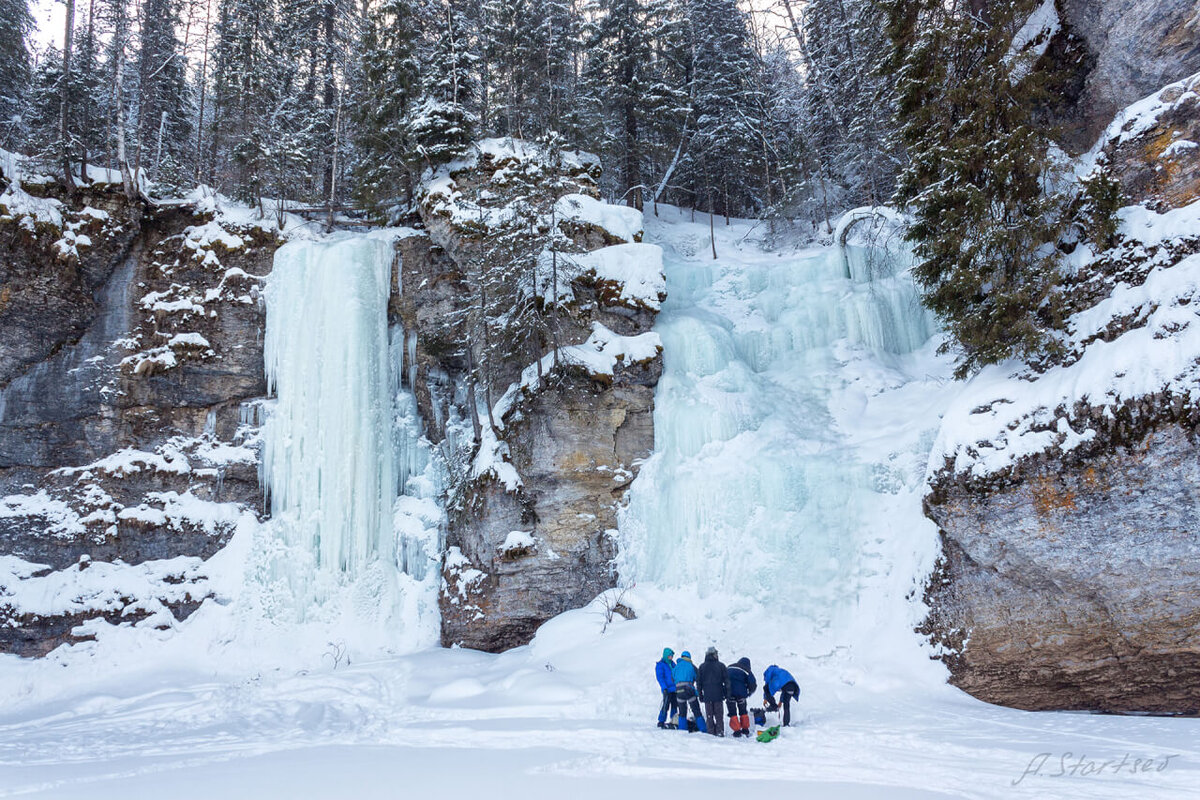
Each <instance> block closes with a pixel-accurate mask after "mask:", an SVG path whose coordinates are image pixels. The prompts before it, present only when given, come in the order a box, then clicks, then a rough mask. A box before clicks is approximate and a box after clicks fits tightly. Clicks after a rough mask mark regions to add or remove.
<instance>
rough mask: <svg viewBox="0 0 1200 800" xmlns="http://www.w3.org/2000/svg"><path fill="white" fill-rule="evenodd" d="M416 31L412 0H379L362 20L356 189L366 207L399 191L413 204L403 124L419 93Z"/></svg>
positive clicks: (379, 203)
mask: <svg viewBox="0 0 1200 800" xmlns="http://www.w3.org/2000/svg"><path fill="white" fill-rule="evenodd" d="M420 30H421V17H420V15H419V13H418V6H417V3H416V2H415V0H381V2H380V3H379V5H377V6H375V7H373V8H372V9H371V11H370V13H369V15H368V17H367V20H366V30H365V33H364V35H363V41H362V47H361V65H360V68H359V80H360V83H361V85H360V86H359V88H358V92H357V96H356V98H355V105H356V112H355V114H354V127H355V143H356V145H357V147H358V159H359V161H358V164H357V167H356V170H355V192H356V194H357V196H358V199H359V200H360V202H362V203H363V204H364V205H366V206H367V207H368V208H372V209H379V208H380V207H381V206H382V205H383V203H384V202H385V201H388V200H390V199H393V198H396V197H397V196H399V195H401V194H403V195H404V196H405V197H404V199H405V203H406V204H407V205H411V204H412V196H413V181H412V176H411V174H410V171H409V169H408V167H407V166H406V163H407V162H406V160H405V159H406V156H409V155H411V153H412V152H413V151H414V148H413V146H412V144H411V142H410V141H409V139H408V136H407V134H408V124H407V123H408V115H409V112H410V111H411V110H412V108H413V107H414V106H415V104H416V102H417V98H418V96H419V94H420V61H419V46H420V40H419V38H418V37H419V33H420Z"/></svg>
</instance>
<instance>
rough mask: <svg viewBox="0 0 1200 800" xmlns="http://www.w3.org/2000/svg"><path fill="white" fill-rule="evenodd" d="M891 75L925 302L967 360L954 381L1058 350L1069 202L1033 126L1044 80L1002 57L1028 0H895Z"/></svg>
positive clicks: (900, 199)
mask: <svg viewBox="0 0 1200 800" xmlns="http://www.w3.org/2000/svg"><path fill="white" fill-rule="evenodd" d="M888 10H889V27H888V32H889V35H890V37H891V40H892V42H893V48H894V50H893V58H892V61H891V64H890V66H891V68H892V70H893V72H894V74H897V75H899V77H900V85H899V93H900V101H899V113H898V118H899V123H900V138H901V141H902V142H903V144H904V145H905V146H906V147H907V149H908V153H909V157H910V159H911V160H910V162H909V164H908V166H907V167H906V168H905V169H904V171H903V172H902V173H901V175H900V178H899V182H898V187H897V191H896V198H895V199H896V202H897V203H899V204H901V205H907V206H909V207H910V209H911V210H912V213H913V214H914V216H915V222H914V224H913V225H912V227H911V228H910V230H909V233H908V239H909V241H911V242H912V243H913V247H914V252H915V254H916V256H917V258H918V264H917V265H916V267H915V269H914V274H915V276H916V279H917V281H918V283H919V284H920V285H921V287H922V291H923V295H924V302H925V303H926V305H927V306H928V307H929V308H930V309H932V310H933V311H934V312H936V313H937V314H938V315H939V316H940V317H941V318H942V320H943V321H944V322H945V323H946V325H947V328H948V329H949V331H950V333H951V334H952V335H953V338H954V340H955V342H956V344H957V347H958V348H959V350H960V352H961V359H960V361H959V367H958V374H959V375H960V376H964V375H966V374H968V373H969V372H970V371H972V370H974V369H976V368H978V367H980V366H982V365H984V364H989V363H995V362H998V361H1001V360H1003V359H1006V358H1009V357H1012V356H1019V357H1024V358H1032V357H1035V356H1037V355H1039V354H1041V353H1043V352H1045V351H1046V350H1048V349H1052V348H1053V344H1054V338H1053V334H1052V331H1053V329H1054V328H1055V327H1056V326H1058V325H1059V324H1061V323H1060V320H1058V319H1057V312H1056V302H1055V294H1054V289H1055V287H1056V284H1057V281H1058V263H1059V259H1058V251H1057V250H1056V249H1055V246H1054V245H1055V242H1056V241H1057V239H1058V237H1059V235H1060V233H1061V232H1062V231H1063V228H1064V225H1065V223H1066V202H1065V198H1063V197H1062V196H1061V195H1059V194H1057V193H1055V192H1054V191H1051V190H1048V189H1047V188H1046V187H1047V186H1048V185H1050V183H1051V181H1049V180H1048V178H1049V177H1050V171H1051V165H1050V161H1049V158H1048V155H1047V149H1048V145H1049V142H1048V141H1047V138H1046V135H1045V133H1044V132H1043V131H1041V130H1040V129H1039V128H1038V127H1037V126H1036V125H1035V124H1034V122H1033V117H1032V106H1033V102H1034V100H1035V98H1036V96H1037V80H1038V76H1036V75H1029V76H1027V77H1026V78H1024V79H1022V80H1014V78H1013V75H1012V70H1011V67H1010V65H1009V64H1008V63H1007V62H1008V59H1007V58H1006V55H1007V53H1008V50H1009V43H1010V42H1011V41H1012V36H1013V33H1014V32H1015V30H1016V27H1017V26H1018V24H1019V23H1018V20H1021V21H1023V20H1024V18H1025V17H1026V16H1027V15H1028V12H1029V10H1030V4H1029V3H1028V2H1012V3H1007V4H993V5H992V6H990V13H989V15H986V16H980V15H977V14H973V13H967V12H966V11H963V10H958V9H956V8H955V7H947V6H946V5H944V4H943V3H942V2H941V0H921V2H910V0H904V2H900V0H890V2H889V6H888Z"/></svg>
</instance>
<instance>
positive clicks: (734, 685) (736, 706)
mask: <svg viewBox="0 0 1200 800" xmlns="http://www.w3.org/2000/svg"><path fill="white" fill-rule="evenodd" d="M757 688H758V682H757V681H755V680H754V673H753V672H752V671H751V669H750V659H748V658H745V657H743V658H740V659H738V661H737V663H735V664H734V665H733V666H732V667H730V668H729V699H728V700H726V701H725V708H726V709H727V710H728V711H729V727H730V729H731V730H732V731H733V735H734V738H737V737H738V736H746V737H749V736H750V714H749V712H748V711H747V710H746V698H748V697H749V696H750V695H752V694H754V690H755V689H757Z"/></svg>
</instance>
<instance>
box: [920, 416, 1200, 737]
mask: <svg viewBox="0 0 1200 800" xmlns="http://www.w3.org/2000/svg"><path fill="white" fill-rule="evenodd" d="M1195 436H1196V433H1195V431H1194V430H1192V429H1185V428H1181V427H1175V426H1173V425H1169V426H1166V427H1164V428H1162V429H1161V430H1157V431H1155V432H1153V433H1151V434H1149V435H1147V436H1145V437H1144V438H1141V439H1140V440H1138V441H1137V442H1135V443H1132V444H1130V445H1128V446H1125V447H1119V448H1116V449H1114V450H1113V451H1112V452H1109V453H1104V454H1098V455H1095V456H1093V457H1091V458H1088V459H1086V460H1081V461H1079V462H1078V463H1073V464H1071V465H1070V466H1065V467H1064V466H1063V465H1062V464H1059V463H1053V462H1051V463H1047V464H1045V465H1044V466H1041V467H1039V468H1037V469H1033V470H1031V471H1030V472H1029V473H1028V475H1026V476H1025V477H1024V478H1023V479H1022V480H1020V481H1018V482H1015V483H1012V484H1010V485H1005V486H1002V487H998V488H995V489H993V490H992V491H990V492H987V493H981V492H977V491H963V490H961V489H953V488H949V489H947V490H946V491H945V494H944V496H942V497H941V498H939V499H938V500H937V501H935V502H931V503H930V504H929V506H928V510H929V515H930V517H932V518H933V519H934V521H936V522H937V523H938V525H939V526H940V527H941V528H942V531H943V538H942V544H943V548H942V552H943V557H944V562H943V569H942V571H941V573H940V574H938V575H936V576H935V578H934V581H933V583H932V584H931V587H930V592H929V596H928V598H927V599H928V600H929V601H930V604H931V607H932V608H933V609H934V611H933V615H932V617H931V619H930V620H929V621H928V622H927V625H928V627H929V629H930V630H933V631H936V632H937V634H938V640H939V642H940V643H941V644H943V645H945V646H946V647H947V648H948V651H949V652H950V653H951V654H952V655H950V656H949V658H948V659H947V661H948V664H949V665H950V668H951V672H952V674H953V682H954V684H955V685H957V686H959V687H960V688H962V689H964V690H966V691H967V692H970V693H971V694H973V695H975V696H976V697H979V698H981V699H983V700H987V701H989V702H992V703H999V704H1001V705H1006V706H1014V707H1016V708H1024V709H1034V710H1039V709H1088V710H1098V711H1106V712H1154V713H1166V714H1200V602H1198V601H1197V600H1196V598H1197V592H1198V590H1200V538H1198V537H1197V533H1196V532H1197V531H1198V530H1200V504H1198V503H1197V501H1196V498H1197V497H1200V457H1198V452H1200V451H1198V450H1197V442H1196V439H1195Z"/></svg>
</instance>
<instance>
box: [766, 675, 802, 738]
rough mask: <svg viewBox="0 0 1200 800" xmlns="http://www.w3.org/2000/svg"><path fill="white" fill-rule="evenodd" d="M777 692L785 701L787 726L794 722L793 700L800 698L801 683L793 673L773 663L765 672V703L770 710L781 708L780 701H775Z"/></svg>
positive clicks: (785, 725)
mask: <svg viewBox="0 0 1200 800" xmlns="http://www.w3.org/2000/svg"><path fill="white" fill-rule="evenodd" d="M776 692H779V701H780V702H781V703H783V726H784V727H785V728H786V727H787V726H788V725H790V724H791V722H792V708H791V701H792V700H799V699H800V684H798V683H796V679H795V678H793V677H792V673H790V672H788V671H787V670H786V669H784V668H783V667H778V666H776V665H774V664H772V665H771V666H769V667H767V671H766V672H764V673H763V705H765V706H766V707H767V710H768V711H774V710H775V709H777V708H779V703H776V702H775V693H776Z"/></svg>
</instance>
